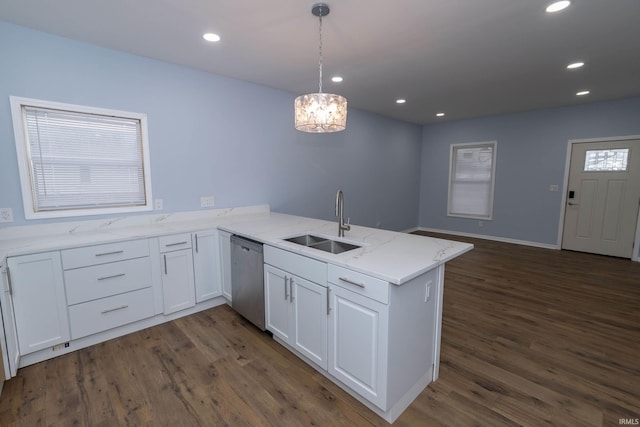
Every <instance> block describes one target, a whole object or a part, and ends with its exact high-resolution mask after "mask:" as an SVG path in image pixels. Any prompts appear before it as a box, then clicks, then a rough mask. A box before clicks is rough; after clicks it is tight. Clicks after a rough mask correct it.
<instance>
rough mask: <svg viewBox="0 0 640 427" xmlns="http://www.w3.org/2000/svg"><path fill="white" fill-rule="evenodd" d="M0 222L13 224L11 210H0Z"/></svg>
mask: <svg viewBox="0 0 640 427" xmlns="http://www.w3.org/2000/svg"><path fill="white" fill-rule="evenodd" d="M0 222H13V210H12V209H11V208H0Z"/></svg>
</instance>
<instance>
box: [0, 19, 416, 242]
mask: <svg viewBox="0 0 640 427" xmlns="http://www.w3.org/2000/svg"><path fill="white" fill-rule="evenodd" d="M0 52H2V66H1V67H0V180H1V182H2V190H1V192H0V207H3V208H4V207H10V208H12V209H13V214H14V217H15V222H14V223H11V224H7V225H25V224H27V221H25V219H24V212H23V208H22V196H21V192H20V182H19V176H18V166H17V161H16V153H15V144H14V136H13V128H12V124H11V113H10V107H9V96H10V95H14V96H20V97H27V98H36V99H43V100H47V101H57V102H65V103H72V104H81V105H88V106H94V107H101V108H111V109H118V110H125V111H133V112H141V113H146V114H147V115H148V122H149V143H150V154H151V171H152V187H153V195H154V198H161V199H163V201H164V212H178V211H189V210H197V209H200V196H206V195H213V196H214V197H215V203H216V207H233V206H243V205H254V204H263V203H268V204H270V205H271V208H272V210H273V211H278V212H284V213H291V214H297V215H304V216H310V217H315V218H323V219H329V220H333V219H334V212H333V204H334V200H335V199H334V198H335V193H336V191H337V189H338V188H342V189H343V190H344V192H345V215H347V216H349V217H351V221H352V223H354V224H359V225H366V226H374V227H375V226H377V225H380V227H382V228H386V229H392V230H401V229H406V228H410V227H415V225H416V224H417V223H418V197H417V195H418V194H419V175H420V151H421V127H420V126H417V125H412V124H408V123H404V122H400V121H397V120H392V119H387V118H383V117H380V116H376V115H373V114H369V113H365V112H362V111H358V110H356V109H353V108H351V109H350V110H349V117H348V126H347V130H346V131H344V132H340V133H336V134H326V135H312V134H304V133H300V132H297V131H296V130H295V129H294V128H293V100H294V98H295V96H296V95H295V94H291V93H287V92H283V91H278V90H274V89H270V88H267V87H264V86H258V85H254V84H250V83H247V82H243V81H238V80H234V79H230V78H226V77H221V76H217V75H213V74H209V73H205V72H201V71H196V70H193V69H189V68H185V67H181V66H177V65H173V64H168V63H164V62H160V61H156V60H152V59H148V58H144V57H140V56H135V55H130V54H126V53H123V52H118V51H113V50H109V49H105V48H101V47H98V46H94V45H90V44H85V43H80V42H76V41H73V40H69V39H65V38H60V37H57V36H53V35H49V34H45V33H41V32H38V31H33V30H30V29H26V28H23V27H19V26H15V25H12V24H8V23H5V22H2V21H0ZM310 89H312V88H310ZM42 222H47V221H44V220H38V221H29V222H28V223H29V224H35V223H42ZM3 225H4V224H3Z"/></svg>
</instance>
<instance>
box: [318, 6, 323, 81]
mask: <svg viewBox="0 0 640 427" xmlns="http://www.w3.org/2000/svg"><path fill="white" fill-rule="evenodd" d="M319 18H320V46H319V48H318V50H319V51H320V59H319V60H318V69H319V70H320V78H319V79H318V93H322V9H321V10H320V16H319Z"/></svg>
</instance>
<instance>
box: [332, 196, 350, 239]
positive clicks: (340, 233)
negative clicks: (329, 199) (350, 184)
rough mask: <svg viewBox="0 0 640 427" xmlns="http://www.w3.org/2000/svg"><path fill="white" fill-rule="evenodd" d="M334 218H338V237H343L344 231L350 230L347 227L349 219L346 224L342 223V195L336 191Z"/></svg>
mask: <svg viewBox="0 0 640 427" xmlns="http://www.w3.org/2000/svg"><path fill="white" fill-rule="evenodd" d="M336 216H337V217H338V237H344V231H345V230H347V231H349V230H351V226H350V225H349V219H347V223H346V224H345V223H344V194H343V193H342V190H338V192H337V193H336Z"/></svg>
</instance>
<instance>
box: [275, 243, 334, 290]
mask: <svg viewBox="0 0 640 427" xmlns="http://www.w3.org/2000/svg"><path fill="white" fill-rule="evenodd" d="M264 262H265V264H269V265H273V266H274V267H278V268H279V269H281V270H284V271H287V272H289V273H291V274H295V275H296V276H300V277H302V278H304V279H307V280H310V281H312V282H315V283H317V284H319V285H322V286H325V287H326V286H327V264H325V263H324V262H322V261H317V260H315V259H311V258H308V257H306V256H303V255H298V254H294V253H293V252H289V251H285V250H282V249H278V248H274V247H273V246H269V245H265V246H264Z"/></svg>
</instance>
